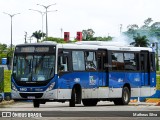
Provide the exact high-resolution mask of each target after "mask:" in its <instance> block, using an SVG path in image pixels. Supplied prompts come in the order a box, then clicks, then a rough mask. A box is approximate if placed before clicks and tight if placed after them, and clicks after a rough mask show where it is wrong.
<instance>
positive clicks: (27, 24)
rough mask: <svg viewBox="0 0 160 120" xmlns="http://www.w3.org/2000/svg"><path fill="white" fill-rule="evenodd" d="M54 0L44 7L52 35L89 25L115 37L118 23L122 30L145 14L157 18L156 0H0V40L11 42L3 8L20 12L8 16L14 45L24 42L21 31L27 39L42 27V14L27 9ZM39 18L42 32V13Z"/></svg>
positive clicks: (158, 0)
mask: <svg viewBox="0 0 160 120" xmlns="http://www.w3.org/2000/svg"><path fill="white" fill-rule="evenodd" d="M54 3H56V5H52V6H50V7H49V8H48V11H54V12H48V14H47V15H48V36H52V37H63V34H61V30H62V31H63V32H70V39H73V38H74V37H76V32H78V31H82V30H87V29H90V28H91V29H93V30H94V32H95V35H94V36H95V37H97V36H102V37H107V36H108V35H110V36H114V37H118V36H119V35H120V25H121V24H122V32H124V31H126V30H127V26H128V25H130V24H137V25H138V26H142V25H143V23H144V20H146V19H147V18H149V17H150V18H152V19H153V22H158V21H160V14H159V11H160V7H159V6H160V0H0V43H1V44H7V45H10V44H11V17H10V16H9V15H6V14H4V13H3V12H5V13H9V14H16V13H20V14H18V15H15V16H14V17H13V19H12V25H13V26H12V30H13V32H12V40H13V44H14V45H17V44H20V43H24V41H25V40H24V38H25V36H24V35H25V32H27V42H30V40H29V38H30V36H31V35H32V33H33V32H35V31H38V30H41V31H42V15H41V14H40V13H38V12H36V11H31V10H29V9H34V10H39V11H42V12H45V8H44V7H42V6H39V5H37V4H41V5H45V6H47V5H50V4H54ZM55 10H58V11H57V12H55ZM43 21H44V22H43V32H45V31H46V24H45V22H46V21H45V16H44V18H43ZM32 39H33V38H32ZM31 42H35V39H33V40H32V41H31Z"/></svg>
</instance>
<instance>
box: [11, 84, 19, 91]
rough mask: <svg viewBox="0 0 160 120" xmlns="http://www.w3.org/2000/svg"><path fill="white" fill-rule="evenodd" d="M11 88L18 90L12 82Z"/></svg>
mask: <svg viewBox="0 0 160 120" xmlns="http://www.w3.org/2000/svg"><path fill="white" fill-rule="evenodd" d="M12 90H14V91H18V90H17V88H16V87H15V85H14V83H12Z"/></svg>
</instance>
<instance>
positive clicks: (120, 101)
mask: <svg viewBox="0 0 160 120" xmlns="http://www.w3.org/2000/svg"><path fill="white" fill-rule="evenodd" d="M129 101H130V91H129V89H128V87H124V88H123V90H122V98H117V99H115V100H114V104H115V105H128V103H129Z"/></svg>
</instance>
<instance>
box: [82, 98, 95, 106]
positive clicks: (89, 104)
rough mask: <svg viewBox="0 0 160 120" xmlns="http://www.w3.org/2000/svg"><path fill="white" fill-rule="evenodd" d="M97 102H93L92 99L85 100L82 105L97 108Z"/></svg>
mask: <svg viewBox="0 0 160 120" xmlns="http://www.w3.org/2000/svg"><path fill="white" fill-rule="evenodd" d="M97 102H98V101H97V100H92V99H83V100H82V103H83V105H84V106H96V105H97Z"/></svg>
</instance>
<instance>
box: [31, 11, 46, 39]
mask: <svg viewBox="0 0 160 120" xmlns="http://www.w3.org/2000/svg"><path fill="white" fill-rule="evenodd" d="M29 10H32V11H36V12H39V13H40V14H41V15H42V38H43V37H44V36H43V16H44V14H45V13H46V12H42V11H39V10H34V9H29Z"/></svg>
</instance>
